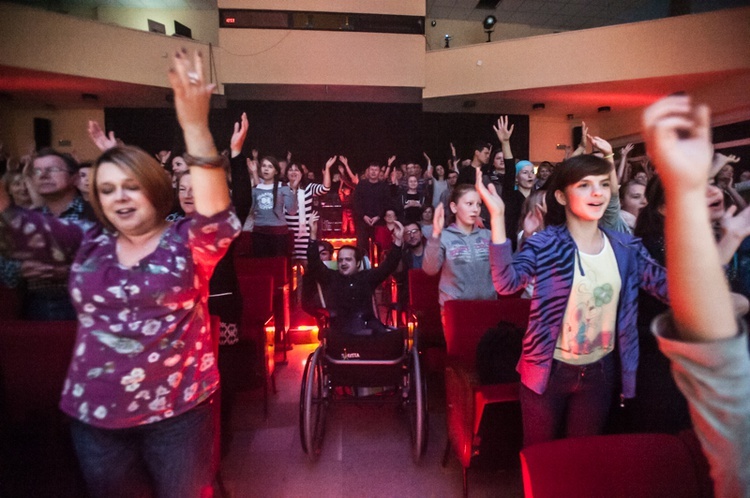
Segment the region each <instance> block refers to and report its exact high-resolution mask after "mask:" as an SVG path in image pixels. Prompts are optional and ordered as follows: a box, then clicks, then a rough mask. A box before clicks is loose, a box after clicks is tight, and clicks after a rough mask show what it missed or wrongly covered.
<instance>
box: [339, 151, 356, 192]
mask: <svg viewBox="0 0 750 498" xmlns="http://www.w3.org/2000/svg"><path fill="white" fill-rule="evenodd" d="M339 161H341V164H343V165H344V168H346V174H347V175H349V180H350V181H351V183H352V185H356V184H358V183H359V177H358V176H357V175H355V174H354V173H352V170H351V168H349V160H348V159H347V158H346V156H342V155H339ZM341 178H342V180H343V175H342V177H341Z"/></svg>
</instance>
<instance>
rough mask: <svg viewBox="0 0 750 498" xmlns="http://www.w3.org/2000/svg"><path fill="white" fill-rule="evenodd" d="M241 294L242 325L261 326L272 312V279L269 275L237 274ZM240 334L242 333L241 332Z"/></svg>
mask: <svg viewBox="0 0 750 498" xmlns="http://www.w3.org/2000/svg"><path fill="white" fill-rule="evenodd" d="M237 283H238V285H239V290H240V296H242V326H243V329H245V328H246V327H245V326H246V325H247V327H253V326H255V327H258V326H261V327H262V326H263V324H265V323H266V321H267V320H268V318H269V317H270V316H271V315H272V314H273V290H274V279H273V277H272V276H271V275H248V274H243V273H240V274H238V275H237ZM240 335H241V336H242V335H243V333H242V332H241V333H240Z"/></svg>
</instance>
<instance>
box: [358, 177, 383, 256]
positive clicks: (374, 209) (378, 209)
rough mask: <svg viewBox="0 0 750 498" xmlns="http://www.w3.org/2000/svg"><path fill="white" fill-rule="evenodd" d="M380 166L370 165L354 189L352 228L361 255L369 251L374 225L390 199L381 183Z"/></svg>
mask: <svg viewBox="0 0 750 498" xmlns="http://www.w3.org/2000/svg"><path fill="white" fill-rule="evenodd" d="M379 177H380V165H378V163H370V166H369V167H368V168H367V171H366V172H365V179H364V180H362V181H360V182H359V183H358V184H357V187H356V188H355V189H354V200H353V206H352V208H353V211H354V228H355V231H356V233H357V247H358V248H359V249H360V251H362V253H363V254H367V253H368V250H369V245H370V244H369V241H370V239H371V238H372V236H373V235H374V234H375V225H376V224H377V223H378V222H379V221H380V220H381V219H382V217H383V213H384V212H385V208H386V206H387V204H388V201H389V199H390V198H391V193H390V188H389V186H388V184H387V183H386V182H381V181H380V179H379Z"/></svg>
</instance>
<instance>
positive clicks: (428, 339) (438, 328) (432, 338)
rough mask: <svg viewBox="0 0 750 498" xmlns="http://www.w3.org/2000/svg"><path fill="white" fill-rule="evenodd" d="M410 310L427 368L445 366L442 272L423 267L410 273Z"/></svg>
mask: <svg viewBox="0 0 750 498" xmlns="http://www.w3.org/2000/svg"><path fill="white" fill-rule="evenodd" d="M408 282H409V284H408V285H409V314H410V315H411V316H412V317H413V318H412V320H415V321H416V323H417V325H418V327H419V352H420V353H421V354H422V358H423V359H424V365H425V366H424V368H425V370H426V371H427V372H431V373H433V372H440V373H442V372H443V370H445V337H444V336H443V323H442V321H441V320H440V302H439V294H440V293H439V291H438V284H439V283H440V274H437V275H428V274H426V273H425V272H424V270H422V269H412V270H409V273H408Z"/></svg>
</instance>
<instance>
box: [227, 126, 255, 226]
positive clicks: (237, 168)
mask: <svg viewBox="0 0 750 498" xmlns="http://www.w3.org/2000/svg"><path fill="white" fill-rule="evenodd" d="M248 128H249V124H248V121H247V114H245V113H244V112H243V113H242V116H241V118H240V121H239V122H237V123H234V131H233V133H232V138H231V139H230V142H229V150H230V158H229V167H230V170H231V172H232V192H231V198H232V204H233V205H234V209H235V210H236V211H237V217H238V218H239V219H240V222H241V223H242V224H243V225H244V224H245V219H246V218H247V216H248V214H249V213H250V209H251V207H252V188H253V186H252V179H251V177H250V171H249V170H248V168H247V165H246V159H245V155H244V154H242V146H243V145H244V143H245V138H246V137H247V130H248Z"/></svg>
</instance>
